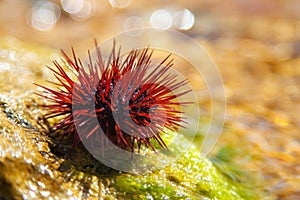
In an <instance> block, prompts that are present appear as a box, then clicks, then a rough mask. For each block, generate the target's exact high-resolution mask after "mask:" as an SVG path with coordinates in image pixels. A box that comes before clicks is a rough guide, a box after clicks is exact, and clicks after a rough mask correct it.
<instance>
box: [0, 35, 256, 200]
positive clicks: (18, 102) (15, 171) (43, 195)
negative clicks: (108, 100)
mask: <svg viewBox="0 0 300 200" xmlns="http://www.w3.org/2000/svg"><path fill="white" fill-rule="evenodd" d="M53 52H54V51H52V50H51V49H46V48H43V47H38V46H35V45H31V44H26V43H22V42H20V41H18V40H16V39H14V38H11V37H5V38H1V39H0V80H1V81H0V85H1V87H0V88H1V89H0V121H1V124H0V199H3V198H4V199H64V198H70V199H72V198H73V199H74V198H82V199H93V198H95V199H116V198H118V199H201V198H204V199H243V198H244V199H249V198H253V197H254V196H256V195H257V194H256V193H254V192H250V190H249V188H247V189H246V187H245V185H243V184H241V183H238V182H235V181H234V180H233V179H230V178H228V176H225V175H223V174H222V173H221V172H220V171H219V170H218V169H217V168H216V167H215V166H214V165H213V164H212V162H211V161H210V160H208V159H207V158H204V157H203V156H201V154H200V152H199V150H198V149H197V148H196V147H195V146H191V147H190V148H189V150H188V151H186V152H185V153H184V154H183V155H182V156H180V158H179V159H178V160H177V161H176V162H173V163H172V164H171V165H170V166H167V167H165V168H163V169H159V170H156V171H154V172H152V173H147V174H144V175H134V174H128V173H122V172H118V171H116V170H112V169H110V168H108V167H106V166H104V165H102V164H101V163H100V162H99V161H97V160H95V159H94V158H93V157H92V156H91V155H90V154H89V153H88V152H86V151H85V150H84V149H83V148H80V147H78V148H75V149H72V148H70V146H68V144H66V145H65V146H64V145H61V146H56V145H55V144H54V141H53V138H51V137H49V136H47V135H46V134H45V132H46V129H47V124H45V122H43V121H42V120H41V118H42V116H43V110H42V109H41V108H40V107H39V104H40V103H41V102H42V100H41V99H40V98H39V97H38V96H37V95H35V94H34V92H36V91H37V90H38V89H37V88H36V86H35V85H33V84H32V83H33V82H39V83H41V82H42V83H45V79H47V78H48V77H49V76H50V75H49V72H48V71H47V70H45V67H44V66H45V64H49V61H50V60H51V59H53V58H57V54H55V53H53ZM45 84H47V83H45ZM185 143H187V140H186V139H184V137H182V138H181V139H180V141H176V142H175V144H173V145H172V146H170V147H169V148H172V149H175V152H176V151H178V152H179V150H176V148H179V147H180V146H182V145H185Z"/></svg>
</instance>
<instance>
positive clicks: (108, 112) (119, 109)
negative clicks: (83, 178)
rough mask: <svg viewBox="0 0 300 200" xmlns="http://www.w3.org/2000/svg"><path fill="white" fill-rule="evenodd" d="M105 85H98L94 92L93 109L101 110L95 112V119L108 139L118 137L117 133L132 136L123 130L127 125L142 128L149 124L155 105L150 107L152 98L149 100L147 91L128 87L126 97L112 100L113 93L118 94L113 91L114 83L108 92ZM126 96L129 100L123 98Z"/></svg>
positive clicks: (121, 96)
mask: <svg viewBox="0 0 300 200" xmlns="http://www.w3.org/2000/svg"><path fill="white" fill-rule="evenodd" d="M106 84H107V83H105V82H99V84H98V87H97V90H96V92H95V100H96V102H95V108H96V110H97V109H101V112H96V113H97V119H98V122H99V125H100V127H101V129H102V130H103V132H104V133H105V134H106V135H107V136H108V137H109V138H110V139H111V138H112V137H110V136H116V135H118V134H119V133H118V131H121V132H122V134H124V135H125V136H128V137H130V135H132V134H130V133H128V131H126V130H128V129H127V128H125V130H123V128H124V126H128V123H134V125H137V126H143V127H145V126H147V125H149V124H150V123H151V118H150V112H151V111H152V110H153V107H155V105H151V103H150V102H151V101H152V100H153V98H152V97H150V98H149V95H148V92H147V90H143V91H141V87H138V88H136V89H133V88H132V87H131V86H129V87H128V91H126V95H124V94H123V95H120V94H117V95H116V96H117V97H116V98H114V97H113V95H114V92H118V91H114V90H117V89H116V88H115V85H116V81H114V79H112V81H111V82H110V84H109V90H108V91H106V90H107V89H108V88H107V86H106ZM105 92H106V93H105ZM103 94H104V95H103ZM126 96H129V98H125V97H126ZM128 99H129V100H128ZM116 127H117V128H116ZM136 131H138V130H136ZM137 134H138V133H137Z"/></svg>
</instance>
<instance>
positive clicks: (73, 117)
mask: <svg viewBox="0 0 300 200" xmlns="http://www.w3.org/2000/svg"><path fill="white" fill-rule="evenodd" d="M95 46H96V61H95V62H93V61H92V56H91V54H90V51H88V64H87V66H86V69H85V68H84V64H83V63H82V62H81V61H80V59H78V58H77V57H76V54H75V51H74V49H73V48H72V54H73V59H71V58H70V57H69V56H68V55H67V54H66V53H65V52H64V51H62V54H63V57H64V61H65V64H66V65H67V66H68V67H69V68H70V69H71V70H72V71H73V73H74V74H75V76H76V81H74V80H73V79H72V78H71V76H70V75H68V74H67V73H66V71H65V70H64V69H63V67H62V65H61V64H59V63H58V62H57V61H54V62H53V63H54V65H55V68H56V69H54V68H51V67H48V68H49V69H50V70H51V71H52V72H53V73H54V76H55V77H56V79H57V80H58V83H53V84H55V85H56V86H57V87H56V88H49V87H45V86H42V85H38V84H37V85H38V86H39V87H41V88H43V89H44V92H43V93H42V94H39V95H40V96H42V97H44V98H46V99H47V100H49V101H50V102H51V104H47V105H43V107H44V108H45V109H46V110H48V111H49V112H48V114H46V115H45V119H50V118H55V117H58V116H61V118H60V121H59V122H58V123H56V124H55V125H53V126H52V127H51V130H53V131H56V130H61V134H62V136H63V137H65V136H67V137H68V138H72V141H73V144H79V143H80V142H81V138H86V139H89V138H91V141H92V143H93V145H100V146H101V145H105V144H104V142H103V141H101V139H99V138H101V137H97V135H99V134H102V133H104V134H105V136H106V137H107V138H108V139H109V140H110V141H111V142H112V143H113V144H115V145H116V146H118V147H119V148H122V149H124V150H128V151H132V152H134V151H135V149H138V150H140V147H141V145H145V146H146V147H150V148H151V149H152V150H154V151H155V148H154V145H153V143H152V142H153V141H156V142H157V143H158V144H159V145H160V146H161V147H163V148H166V144H165V142H164V141H163V140H162V138H161V136H160V134H162V133H164V130H165V129H169V130H177V129H178V128H179V127H181V126H182V122H183V121H184V120H183V119H182V117H181V114H182V111H181V110H180V104H182V102H178V101H177V100H178V99H177V98H178V97H179V96H182V95H184V94H186V93H187V92H188V91H183V92H181V93H179V94H176V95H175V94H174V93H173V91H174V90H178V89H180V88H182V86H184V85H186V83H187V82H186V81H177V76H176V75H174V74H171V73H169V72H168V70H169V69H170V68H171V66H172V65H173V64H172V61H173V60H172V59H170V55H169V56H167V57H166V58H165V59H164V60H163V61H162V62H160V63H159V64H158V65H153V64H152V63H151V61H150V59H151V56H152V54H153V51H149V48H145V49H143V50H132V51H131V52H129V53H128V54H127V55H126V56H124V58H121V57H120V49H119V51H116V50H115V45H114V46H113V49H112V52H111V54H110V57H109V59H108V60H107V61H106V62H104V61H103V59H102V56H101V52H100V48H99V47H98V45H97V42H96V41H95ZM121 60H122V61H121ZM183 103H185V102H183ZM95 119H96V120H95ZM95 121H96V122H97V123H95ZM78 129H80V131H78ZM101 130H102V131H101Z"/></svg>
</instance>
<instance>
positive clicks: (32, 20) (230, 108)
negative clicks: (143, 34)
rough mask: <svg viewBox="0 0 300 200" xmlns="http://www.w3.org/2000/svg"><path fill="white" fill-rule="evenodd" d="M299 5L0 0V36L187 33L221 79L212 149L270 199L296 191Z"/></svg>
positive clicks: (53, 38) (82, 41) (266, 0)
mask: <svg viewBox="0 0 300 200" xmlns="http://www.w3.org/2000/svg"><path fill="white" fill-rule="evenodd" d="M299 10H300V1H299V0H251V1H247V0H223V1H221V0H210V1H209V0H200V1H183V0H172V1H171V0H162V1H146V0H61V1H59V0H53V1H50V0H49V1H46V0H32V1H30V0H0V24H1V26H0V36H1V37H6V36H12V37H15V38H17V39H19V40H21V41H26V42H31V43H34V44H38V45H43V46H47V47H50V48H53V49H60V48H62V49H69V47H70V46H75V47H85V48H77V49H78V50H79V51H82V52H86V49H87V48H91V46H92V40H93V39H94V38H97V39H98V40H99V41H101V40H104V39H106V38H109V37H111V36H112V35H114V34H117V33H120V32H122V31H126V30H130V29H134V28H140V27H145V26H146V27H154V28H161V29H174V30H177V31H180V32H182V33H184V34H187V35H188V36H190V37H192V38H193V39H195V40H196V41H197V42H199V43H200V44H201V45H203V46H204V47H205V48H206V49H207V50H208V53H209V55H210V56H211V57H212V58H213V60H214V61H215V62H216V64H217V65H218V67H219V70H220V72H221V75H222V77H223V80H224V84H225V89H226V95H227V116H226V122H225V127H224V131H223V134H222V136H221V138H220V140H219V143H218V144H217V146H216V148H215V150H214V151H215V152H218V151H219V152H220V150H222V149H223V152H224V149H227V150H228V149H235V151H230V152H234V153H231V154H229V155H230V159H231V160H234V161H235V162H237V163H239V165H240V166H241V168H240V171H243V170H244V171H251V172H253V173H254V174H256V175H257V176H258V177H259V179H262V180H263V183H262V184H260V185H259V186H258V187H261V188H262V189H263V190H264V191H266V192H268V193H270V194H271V196H272V197H273V198H274V199H299V198H300V189H299V188H300V134H299V130H300V118H299V113H300V103H299V102H300V12H299ZM137 34H138V33H137ZM170 45H176V44H170ZM195 55H197V54H196V52H195ZM0 56H1V55H0ZM203 103H204V104H205V103H207V102H205V101H204V102H203ZM237 138H238V139H237ZM219 155H222V154H219ZM218 159H225V158H224V155H223V157H222V156H221V157H219V158H218ZM225 170H233V169H225ZM236 173H237V172H236ZM237 176H238V175H237Z"/></svg>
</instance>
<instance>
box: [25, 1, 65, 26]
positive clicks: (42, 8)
mask: <svg viewBox="0 0 300 200" xmlns="http://www.w3.org/2000/svg"><path fill="white" fill-rule="evenodd" d="M60 14H61V13H60V9H59V7H58V5H57V4H55V3H52V2H49V1H37V2H36V3H35V4H34V5H33V7H32V9H31V10H30V11H29V13H28V17H27V22H28V23H29V24H30V25H31V26H32V27H33V28H35V29H37V30H39V31H48V30H50V29H52V28H53V27H54V26H55V24H56V23H57V21H58V20H59V18H60Z"/></svg>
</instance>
